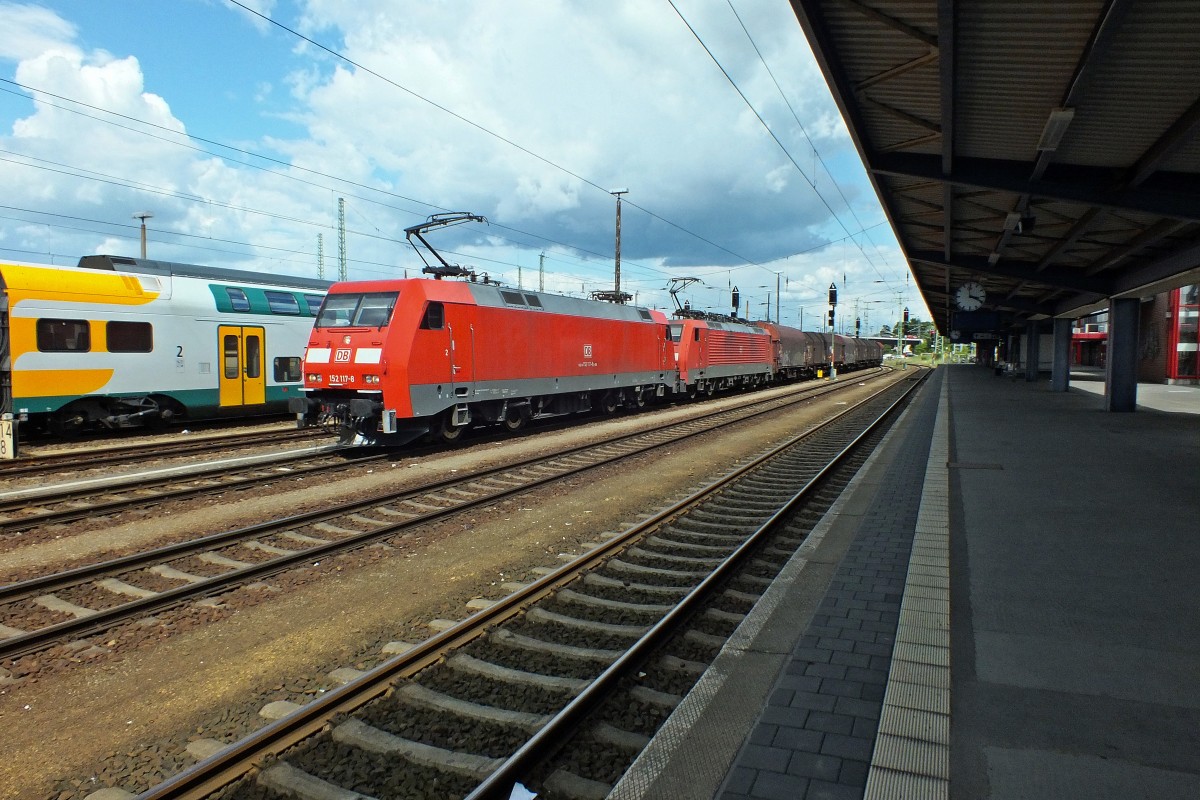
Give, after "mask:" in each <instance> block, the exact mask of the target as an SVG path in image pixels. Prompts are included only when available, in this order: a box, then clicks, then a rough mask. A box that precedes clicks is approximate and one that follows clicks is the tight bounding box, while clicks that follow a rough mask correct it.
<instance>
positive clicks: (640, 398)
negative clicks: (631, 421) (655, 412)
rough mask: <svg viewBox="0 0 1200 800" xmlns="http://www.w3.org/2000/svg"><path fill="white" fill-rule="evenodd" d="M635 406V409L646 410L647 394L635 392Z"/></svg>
mask: <svg viewBox="0 0 1200 800" xmlns="http://www.w3.org/2000/svg"><path fill="white" fill-rule="evenodd" d="M633 405H634V407H635V408H645V407H646V393H645V392H643V391H640V390H636V389H635V390H634V392H633Z"/></svg>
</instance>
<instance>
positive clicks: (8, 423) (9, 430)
mask: <svg viewBox="0 0 1200 800" xmlns="http://www.w3.org/2000/svg"><path fill="white" fill-rule="evenodd" d="M16 457H17V444H16V441H15V439H14V437H13V421H12V415H11V414H5V415H4V417H3V418H0V460H5V459H10V458H16Z"/></svg>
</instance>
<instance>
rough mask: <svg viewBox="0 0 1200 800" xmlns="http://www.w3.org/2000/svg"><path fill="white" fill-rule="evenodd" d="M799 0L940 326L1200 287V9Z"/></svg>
mask: <svg viewBox="0 0 1200 800" xmlns="http://www.w3.org/2000/svg"><path fill="white" fill-rule="evenodd" d="M792 5H793V7H794V9H795V12H796V16H797V18H798V19H799V21H800V24H801V27H802V28H803V29H804V32H805V34H806V35H807V37H808V40H809V43H810V44H811V46H812V49H813V52H814V54H815V55H816V58H817V62H818V63H819V64H820V67H821V69H822V70H823V72H824V74H825V78H826V80H827V81H828V83H829V86H830V89H831V90H832V92H833V95H834V98H835V100H836V101H837V103H838V104H839V106H840V108H841V111H842V115H843V117H844V118H845V120H846V124H847V126H848V128H849V130H850V135H851V136H852V137H853V139H854V142H855V145H856V146H857V148H858V151H859V154H860V155H861V157H862V159H863V163H864V164H865V166H866V169H867V172H868V174H869V175H870V178H871V180H872V182H873V183H874V186H875V191H876V193H877V194H878V196H879V199H880V201H881V202H882V203H883V208H884V211H885V213H886V214H887V216H888V218H889V220H890V222H891V225H892V228H893V230H894V231H895V233H896V237H897V239H898V240H899V242H900V245H901V247H902V248H903V250H904V253H905V256H906V258H907V259H908V262H909V265H910V267H911V271H912V274H913V276H914V278H915V279H916V283H917V286H918V288H919V290H920V292H921V294H922V296H923V297H924V299H925V303H926V305H927V306H928V307H929V309H930V311H931V313H932V314H933V318H934V321H935V323H936V324H937V326H938V328H939V330H941V331H942V332H943V333H945V334H949V333H950V331H951V330H952V328H953V327H954V326H955V324H958V323H961V322H964V321H965V320H966V316H964V314H963V312H962V311H960V310H959V309H958V307H957V306H956V304H955V300H954V294H955V292H956V291H957V290H958V289H959V287H960V286H962V284H964V283H966V282H970V281H973V282H977V283H981V284H982V285H983V287H984V288H985V289H986V291H987V297H986V300H985V303H984V306H983V308H982V309H981V310H980V312H976V315H979V314H983V315H984V316H988V315H990V317H992V318H994V319H996V320H997V321H998V322H997V326H998V327H999V328H1008V327H1009V326H1011V325H1020V324H1023V323H1024V322H1027V321H1028V320H1031V319H1044V318H1047V317H1069V318H1076V317H1080V316H1083V315H1086V314H1088V313H1091V312H1093V311H1097V310H1102V309H1104V308H1106V307H1107V306H1108V302H1109V298H1132V297H1147V296H1152V295H1154V294H1157V293H1159V292H1162V291H1165V290H1167V289H1170V288H1174V287H1177V286H1181V285H1184V284H1188V283H1200V269H1198V265H1200V175H1198V174H1197V173H1198V172H1200V135H1198V134H1200V3H1197V2H1191V1H1190V0H1189V1H1188V2H1180V1H1179V0H1136V2H1135V0H1069V2H1067V1H1065V0H1064V1H1056V2H1047V0H793V2H792ZM967 316H970V315H967Z"/></svg>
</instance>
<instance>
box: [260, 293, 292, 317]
mask: <svg viewBox="0 0 1200 800" xmlns="http://www.w3.org/2000/svg"><path fill="white" fill-rule="evenodd" d="M263 294H265V295H266V296H267V307H268V308H270V309H271V313H272V314H299V313H300V303H299V302H298V301H297V300H296V295H294V294H291V293H290V292H272V291H265V292H263Z"/></svg>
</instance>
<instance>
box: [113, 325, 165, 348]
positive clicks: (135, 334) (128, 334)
mask: <svg viewBox="0 0 1200 800" xmlns="http://www.w3.org/2000/svg"><path fill="white" fill-rule="evenodd" d="M104 338H105V339H106V340H107V341H108V352H110V353H149V352H150V351H151V350H153V349H154V328H153V326H151V325H150V323H149V322H108V323H105V326H104Z"/></svg>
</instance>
